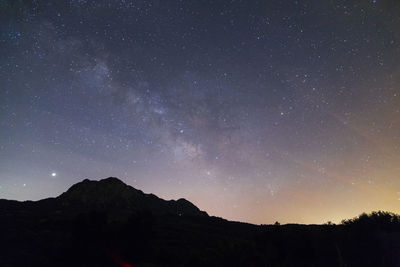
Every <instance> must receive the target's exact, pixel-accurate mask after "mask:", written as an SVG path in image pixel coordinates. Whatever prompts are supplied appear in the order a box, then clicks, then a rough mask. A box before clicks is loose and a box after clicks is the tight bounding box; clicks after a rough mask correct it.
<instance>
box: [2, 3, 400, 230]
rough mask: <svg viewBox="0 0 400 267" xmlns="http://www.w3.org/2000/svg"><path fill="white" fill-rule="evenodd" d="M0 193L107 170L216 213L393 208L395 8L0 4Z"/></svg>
mask: <svg viewBox="0 0 400 267" xmlns="http://www.w3.org/2000/svg"><path fill="white" fill-rule="evenodd" d="M0 34H1V35H0V129H1V130H0V198H10V199H19V200H25V199H40V198H44V197H49V196H55V195H57V194H59V193H61V192H63V191H64V190H66V188H67V187H68V186H70V185H71V184H73V183H75V182H78V181H80V180H82V179H83V178H91V179H99V178H105V177H108V176H117V177H120V178H121V179H122V180H124V181H125V182H126V183H128V184H130V185H132V186H134V187H136V188H139V189H142V190H144V191H145V192H152V193H155V194H157V195H159V196H160V197H163V198H166V199H170V198H180V197H185V198H187V199H189V200H191V201H192V202H194V203H195V204H196V205H197V206H199V207H200V208H201V209H203V210H206V211H207V212H209V213H210V214H212V215H217V216H221V217H225V218H228V219H233V220H241V221H248V222H253V223H271V222H274V221H276V220H279V221H281V222H299V223H322V222H326V221H328V220H330V221H340V220H341V219H343V218H348V217H353V216H355V215H357V214H359V213H361V212H363V211H371V210H377V209H383V210H389V211H393V212H400V202H399V200H400V176H399V175H400V164H399V163H400V3H399V2H398V1H395V0H376V1H367V0H362V1H361V0H360V1H344V0H336V1H278V0H276V1H244V0H242V1H241V0H231V1H226V0H225V1H223V0H214V1H211V0H207V1H197V0H180V1H178V0H176V1H175V0H174V1H160V0H152V1H150V0H149V1H148V0H137V1H128V0H102V1H94V0H92V1H91V0H70V1H64V0H63V1H44V0H31V1H13V0H5V1H1V2H0Z"/></svg>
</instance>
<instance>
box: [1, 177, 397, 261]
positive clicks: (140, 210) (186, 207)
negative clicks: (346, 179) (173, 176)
mask: <svg viewBox="0 0 400 267" xmlns="http://www.w3.org/2000/svg"><path fill="white" fill-rule="evenodd" d="M0 266H1V267H6V266H123V267H129V266H136V267H141V266H142V267H145V266H241V267H244V266H400V219H399V216H397V215H395V214H392V213H386V212H375V213H372V214H370V215H366V214H363V215H361V216H360V217H359V218H356V219H353V220H348V221H345V222H344V223H343V224H341V225H262V226H257V225H251V224H245V223H238V222H230V221H227V220H224V219H221V218H216V217H209V216H208V215H207V214H206V213H205V212H203V211H200V210H199V209H198V208H197V207H196V206H194V205H193V204H192V203H190V202H189V201H187V200H184V199H180V200H177V201H165V200H162V199H160V198H158V197H156V196H155V195H151V194H144V193H143V192H141V191H139V190H136V189H134V188H132V187H130V186H127V185H126V184H124V183H123V182H121V181H120V180H118V179H117V178H107V179H104V180H101V181H98V182H97V181H89V180H84V181H83V182H81V183H78V184H76V185H74V186H72V187H71V188H70V189H69V190H68V191H67V192H66V193H64V194H62V195H61V196H59V197H56V198H50V199H44V200H41V201H37V202H30V201H28V202H17V201H10V200H0Z"/></svg>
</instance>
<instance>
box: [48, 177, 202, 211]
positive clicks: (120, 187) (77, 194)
mask: <svg viewBox="0 0 400 267" xmlns="http://www.w3.org/2000/svg"><path fill="white" fill-rule="evenodd" d="M56 200H57V201H60V202H61V203H62V205H63V206H68V205H72V206H76V205H79V207H80V208H79V209H80V210H82V209H96V210H108V211H110V210H116V209H119V210H120V211H121V210H129V211H140V210H142V211H143V210H147V211H150V212H152V213H154V214H163V213H171V214H177V215H180V216H182V215H191V216H208V215H207V213H206V212H204V211H201V210H200V209H199V208H197V207H196V206H195V205H193V204H192V203H191V202H189V201H187V200H186V199H183V198H181V199H179V200H177V201H175V200H169V201H166V200H163V199H161V198H159V197H157V196H156V195H153V194H145V193H143V192H142V191H140V190H137V189H135V188H133V187H132V186H129V185H126V184H125V183H124V182H122V181H121V180H119V179H118V178H115V177H109V178H106V179H103V180H100V181H91V180H88V179H85V180H83V181H82V182H80V183H77V184H75V185H73V186H72V187H71V188H69V189H68V191H67V192H65V193H63V194H61V195H60V196H59V197H58V198H56Z"/></svg>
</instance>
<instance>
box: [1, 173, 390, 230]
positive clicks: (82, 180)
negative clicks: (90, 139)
mask: <svg viewBox="0 0 400 267" xmlns="http://www.w3.org/2000/svg"><path fill="white" fill-rule="evenodd" d="M110 178H116V179H117V180H119V181H121V182H122V183H123V184H125V185H127V186H130V187H132V188H133V189H136V190H139V191H141V192H143V193H144V194H153V193H152V192H146V191H143V190H142V189H140V188H136V187H134V186H132V185H130V184H128V183H126V182H125V181H124V180H123V179H121V178H119V177H115V176H110V177H106V178H99V179H90V178H84V179H81V180H80V181H78V182H76V183H74V184H71V185H70V186H69V187H67V188H66V189H65V190H64V191H62V192H61V193H59V194H57V195H55V196H48V197H44V198H40V199H25V200H18V199H4V198H0V200H11V201H20V202H24V201H33V202H36V201H40V200H44V199H47V198H57V197H59V196H60V195H61V194H63V193H66V192H67V191H68V190H69V189H70V188H71V187H72V186H74V185H76V184H79V183H82V182H84V181H86V180H88V181H91V182H100V181H103V180H107V179H110ZM155 195H156V196H157V197H159V198H161V199H162V200H165V201H170V200H175V201H177V200H178V199H186V200H188V201H189V202H191V203H192V204H194V205H195V206H196V207H198V206H197V205H196V203H193V202H192V201H191V200H190V199H187V198H184V197H179V198H171V199H166V198H163V197H161V196H159V195H157V194H155ZM198 208H199V209H200V210H202V211H206V210H203V209H201V208H200V207H198ZM378 211H379V212H380V211H381V210H371V211H363V212H360V213H358V214H357V215H355V216H353V217H349V218H342V219H340V220H339V221H333V220H327V221H324V222H321V223H300V222H295V221H293V222H291V221H288V222H281V221H277V220H275V221H274V220H272V221H271V222H261V223H255V222H248V221H239V220H234V219H229V218H224V217H221V216H218V214H210V213H208V212H207V211H206V212H207V213H208V215H209V216H213V217H219V218H222V219H226V220H228V221H231V222H239V223H248V224H254V225H274V224H276V223H279V224H280V225H290V224H300V225H323V224H327V223H333V224H334V225H335V224H342V222H343V221H344V220H349V219H355V218H357V217H358V216H359V215H361V214H371V213H372V212H378ZM383 212H390V211H383ZM394 214H396V213H394Z"/></svg>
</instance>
